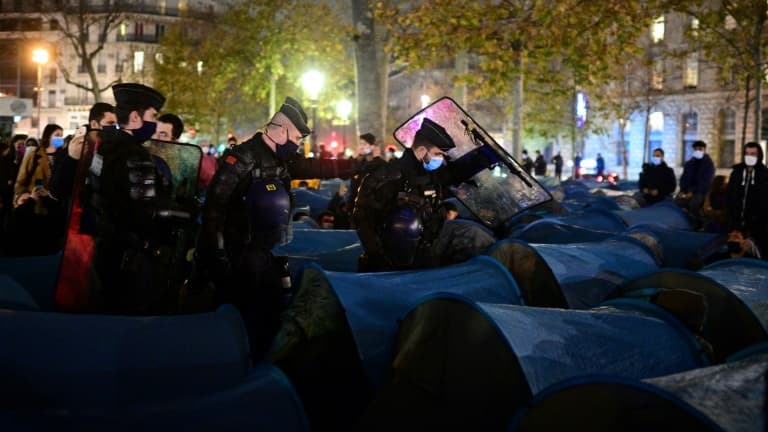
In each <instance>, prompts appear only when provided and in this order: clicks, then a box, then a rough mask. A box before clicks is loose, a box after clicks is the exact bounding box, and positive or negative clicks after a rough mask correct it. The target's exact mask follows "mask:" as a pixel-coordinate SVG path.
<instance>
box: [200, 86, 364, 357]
mask: <svg viewBox="0 0 768 432" xmlns="http://www.w3.org/2000/svg"><path fill="white" fill-rule="evenodd" d="M310 132H311V131H310V129H309V127H308V126H307V115H306V113H305V112H304V110H303V109H302V107H301V105H300V104H299V102H298V101H296V100H295V99H293V98H290V97H288V98H286V99H285V102H284V103H283V105H282V106H281V107H280V110H279V111H278V112H277V113H275V115H274V116H273V117H272V119H271V120H270V121H269V123H267V125H266V126H265V127H264V129H263V130H262V131H260V132H257V133H256V134H255V135H254V136H253V137H252V138H250V139H249V140H247V141H245V142H243V143H241V144H240V145H238V146H236V147H233V148H232V149H231V150H230V151H229V153H227V155H226V156H224V157H223V160H222V161H221V166H220V167H219V169H218V170H217V171H216V174H215V175H214V177H213V179H212V180H211V184H210V186H209V187H208V192H207V195H206V203H205V206H204V208H203V226H202V231H201V234H200V239H199V241H198V250H197V251H198V252H197V256H198V260H197V262H198V265H199V266H200V267H201V268H202V269H203V272H204V273H207V276H208V278H209V279H210V280H211V281H212V282H213V284H214V285H215V289H216V292H215V302H216V303H217V304H222V303H232V304H234V305H235V306H236V307H237V308H238V309H239V310H240V312H241V314H242V316H243V319H244V321H245V323H246V327H247V328H248V330H249V338H250V340H251V351H252V353H253V354H254V355H255V356H258V355H260V354H262V353H263V351H264V350H265V349H266V348H268V344H269V342H270V341H271V339H272V337H273V335H274V333H275V332H276V331H277V329H278V327H279V324H280V312H281V310H282V303H283V301H282V297H283V294H284V292H283V291H282V290H281V287H280V279H281V277H282V276H283V274H284V271H285V263H284V262H281V260H279V259H276V257H274V256H273V255H272V252H271V250H272V248H273V247H274V246H275V245H276V244H278V243H281V242H286V241H287V240H288V239H289V238H290V231H289V219H290V215H291V211H292V209H293V207H294V200H293V196H292V194H291V193H290V181H291V177H292V176H295V177H298V178H337V177H339V178H349V176H350V175H351V174H352V172H353V169H352V168H353V166H354V162H353V161H346V160H335V159H305V158H304V157H303V156H301V155H299V154H298V153H297V150H298V149H299V145H298V143H299V142H300V141H301V140H303V139H304V138H305V137H306V136H307V135H309V133H310Z"/></svg>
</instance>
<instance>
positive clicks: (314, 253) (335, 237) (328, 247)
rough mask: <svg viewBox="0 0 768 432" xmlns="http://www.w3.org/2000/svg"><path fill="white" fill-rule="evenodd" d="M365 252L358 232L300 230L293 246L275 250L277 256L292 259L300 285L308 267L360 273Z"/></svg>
mask: <svg viewBox="0 0 768 432" xmlns="http://www.w3.org/2000/svg"><path fill="white" fill-rule="evenodd" d="M362 252H363V249H362V246H361V245H360V240H359V239H358V237H357V232H355V231H354V230H324V229H298V230H294V231H293V239H291V241H290V242H289V243H287V244H285V245H283V246H277V247H275V248H274V249H272V253H273V254H274V255H276V256H285V257H287V258H288V262H289V264H290V269H291V276H292V277H293V279H294V281H296V282H297V283H298V281H299V280H300V275H301V271H302V270H303V268H304V266H305V265H306V264H308V263H317V264H319V265H320V266H322V267H323V268H325V269H328V270H334V271H348V272H353V271H356V270H357V259H358V257H359V256H360V254H361V253H362Z"/></svg>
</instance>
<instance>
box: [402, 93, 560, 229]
mask: <svg viewBox="0 0 768 432" xmlns="http://www.w3.org/2000/svg"><path fill="white" fill-rule="evenodd" d="M424 117H428V118H429V119H430V120H433V121H434V122H436V123H438V124H440V125H441V126H443V127H444V128H445V130H446V131H447V132H448V134H449V135H450V136H451V138H453V141H454V142H455V144H456V148H454V149H451V151H449V152H448V156H449V157H450V158H451V159H454V160H456V159H459V158H460V157H462V156H464V155H465V154H467V153H469V152H470V151H472V150H475V149H476V148H478V147H480V146H481V145H483V144H487V145H488V146H489V147H490V148H491V149H493V151H495V152H496V153H497V154H498V156H499V158H500V160H501V161H500V162H499V163H498V164H496V165H495V166H494V167H492V168H491V169H485V170H482V171H480V172H479V173H477V174H475V175H474V176H473V177H472V178H471V179H470V180H468V181H466V182H464V183H462V184H460V185H458V186H451V187H450V189H451V191H452V192H453V194H454V195H455V196H456V198H458V199H459V200H460V201H461V202H462V203H463V204H464V205H465V206H466V207H467V208H468V209H469V210H470V211H471V212H472V213H473V214H474V215H475V217H477V219H478V220H480V221H481V222H482V223H483V224H484V225H486V226H487V227H489V228H492V229H496V228H498V227H501V226H503V225H504V224H505V223H506V222H507V221H508V220H509V219H511V218H512V217H513V216H515V215H516V214H518V213H520V212H522V211H524V210H526V209H529V208H531V207H533V206H536V205H539V204H541V203H544V202H547V201H549V200H551V199H552V195H550V193H549V192H548V191H547V190H546V189H545V188H544V187H543V186H542V185H540V184H539V183H538V182H537V181H536V179H534V178H533V177H532V176H531V175H529V174H527V173H526V172H525V171H523V169H522V168H521V167H520V165H519V164H518V163H517V161H516V160H515V159H514V158H513V157H512V156H511V155H510V154H509V153H507V152H506V150H504V148H502V147H501V146H500V145H499V144H498V143H496V141H494V139H493V138H492V137H491V136H490V135H489V134H488V133H487V132H486V131H485V130H484V129H483V128H482V127H481V126H480V125H479V124H477V122H475V120H474V119H473V118H472V116H470V115H469V114H468V113H467V112H466V111H464V109H463V108H461V106H459V105H458V104H457V103H456V102H455V101H454V100H453V99H451V98H449V97H443V98H440V99H438V100H436V101H435V102H434V103H432V104H431V105H429V106H428V107H426V108H424V109H423V110H421V111H419V112H417V113H416V114H414V115H413V116H412V117H411V118H410V119H408V120H407V121H405V122H404V123H403V124H402V125H400V127H398V128H397V129H396V130H395V132H394V134H393V135H394V137H395V140H397V141H398V142H399V143H400V144H401V145H402V146H403V147H406V148H410V147H411V145H412V144H413V137H414V135H415V134H416V132H417V131H418V130H419V128H420V127H421V122H422V120H423V119H424Z"/></svg>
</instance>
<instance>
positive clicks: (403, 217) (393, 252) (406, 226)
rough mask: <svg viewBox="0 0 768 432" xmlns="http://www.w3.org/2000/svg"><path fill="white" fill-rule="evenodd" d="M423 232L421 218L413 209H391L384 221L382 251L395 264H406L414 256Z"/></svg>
mask: <svg viewBox="0 0 768 432" xmlns="http://www.w3.org/2000/svg"><path fill="white" fill-rule="evenodd" d="M423 233H424V226H423V225H422V224H421V218H420V217H419V215H418V213H416V212H415V211H414V210H413V209H411V208H408V207H404V208H398V209H396V210H395V211H393V212H392V213H391V214H390V215H389V217H387V220H386V221H385V222H384V232H383V233H382V234H383V236H382V237H383V239H384V241H383V243H384V251H385V252H386V254H387V256H388V257H389V259H390V261H392V263H393V264H395V265H396V266H407V265H410V264H412V263H413V260H414V259H415V258H416V249H417V246H418V245H419V240H421V235H422V234H423Z"/></svg>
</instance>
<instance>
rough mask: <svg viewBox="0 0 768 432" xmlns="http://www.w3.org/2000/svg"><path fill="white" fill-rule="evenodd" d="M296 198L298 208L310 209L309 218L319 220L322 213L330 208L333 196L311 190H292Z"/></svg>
mask: <svg viewBox="0 0 768 432" xmlns="http://www.w3.org/2000/svg"><path fill="white" fill-rule="evenodd" d="M291 192H292V193H293V194H294V196H295V197H296V207H297V208H298V207H309V216H310V217H311V218H312V219H317V217H318V216H320V213H321V212H322V211H323V210H325V209H327V208H328V203H330V202H331V196H330V195H329V194H327V193H319V192H316V191H312V190H309V189H302V188H298V189H291Z"/></svg>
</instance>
